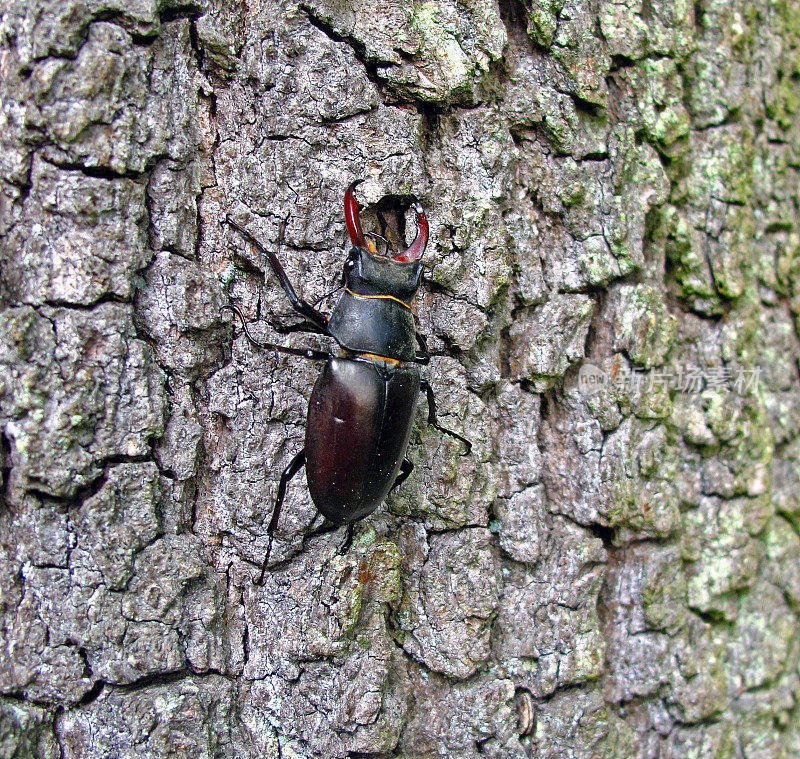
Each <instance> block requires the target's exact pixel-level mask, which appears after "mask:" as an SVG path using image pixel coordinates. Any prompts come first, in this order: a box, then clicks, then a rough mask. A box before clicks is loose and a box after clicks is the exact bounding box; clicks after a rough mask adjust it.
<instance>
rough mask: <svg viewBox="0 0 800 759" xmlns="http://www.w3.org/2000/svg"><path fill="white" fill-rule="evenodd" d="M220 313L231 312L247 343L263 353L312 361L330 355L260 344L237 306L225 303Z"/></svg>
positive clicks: (326, 358) (306, 349) (329, 355)
mask: <svg viewBox="0 0 800 759" xmlns="http://www.w3.org/2000/svg"><path fill="white" fill-rule="evenodd" d="M222 311H233V313H235V314H236V315H237V316H238V317H239V319H240V320H241V322H242V330H243V331H244V334H245V337H246V338H247V340H248V342H249V343H251V344H252V345H255V347H256V348H259V349H261V350H265V351H276V352H278V353H287V354H289V355H290V356H301V357H302V358H308V359H311V360H312V361H327V360H328V359H329V358H330V357H331V354H330V353H328V352H327V351H318V350H314V349H313V348H290V347H289V346H288V345H276V344H275V343H262V342H259V341H258V340H256V339H255V338H254V337H253V336H252V335H251V334H250V330H249V329H248V328H247V322H246V321H245V318H244V314H243V313H242V310H241V309H240V308H239V306H235V305H234V304H233V303H226V304H225V305H224V306H222V307H221V308H220V312H222Z"/></svg>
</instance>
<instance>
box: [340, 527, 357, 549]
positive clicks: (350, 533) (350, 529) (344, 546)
mask: <svg viewBox="0 0 800 759" xmlns="http://www.w3.org/2000/svg"><path fill="white" fill-rule="evenodd" d="M355 529H356V524H355V522H353V523H352V524H349V525H347V535H346V536H345V538H344V542H343V543H342V545H341V546H340V547H339V555H340V556H344V555H345V554H346V553H347V552H348V551H349V550H350V546H351V545H353V532H354V531H355Z"/></svg>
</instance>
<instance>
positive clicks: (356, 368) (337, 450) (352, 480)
mask: <svg viewBox="0 0 800 759" xmlns="http://www.w3.org/2000/svg"><path fill="white" fill-rule="evenodd" d="M419 386H420V379H419V372H418V370H417V368H416V367H414V366H400V367H397V368H396V369H393V370H386V369H383V368H382V367H379V366H377V365H376V364H373V363H371V362H368V361H356V360H353V359H345V358H334V359H331V360H330V361H328V363H327V364H325V368H324V369H323V370H322V373H321V374H320V376H319V377H318V378H317V381H316V383H315V385H314V390H313V392H312V393H311V400H310V401H309V406H308V423H307V425H306V476H307V478H308V489H309V491H310V492H311V498H312V500H313V501H314V505H315V506H316V507H317V508H318V509H319V511H320V512H321V513H322V514H323V515H324V516H325V517H326V518H327V519H329V520H330V521H331V522H334V523H335V524H349V523H351V522H355V521H357V520H359V519H362V518H363V517H365V516H367V515H368V514H371V513H372V512H373V511H375V509H377V508H378V506H379V505H380V504H381V502H382V501H383V500H384V498H386V495H387V494H388V492H389V490H390V489H391V487H392V483H393V482H394V480H395V478H396V477H397V473H398V471H399V469H400V463H401V462H402V460H403V455H404V454H405V450H406V446H407V445H408V438H409V436H410V434H411V426H412V424H413V421H414V409H415V408H416V403H417V396H418V395H419Z"/></svg>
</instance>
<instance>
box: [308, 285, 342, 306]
mask: <svg viewBox="0 0 800 759" xmlns="http://www.w3.org/2000/svg"><path fill="white" fill-rule="evenodd" d="M343 287H344V285H339V286H338V287H335V288H334V289H333V290H331V291H330V292H329V293H325V295H320V296H319V298H317V299H316V300H315V301H314V302H313V303H312V304H311V305H312V306H317V305H319V304H320V303H322V301H323V300H325V298H330V297H331V295H335V294H336V293H338V292H339V290H341V289H342V288H343Z"/></svg>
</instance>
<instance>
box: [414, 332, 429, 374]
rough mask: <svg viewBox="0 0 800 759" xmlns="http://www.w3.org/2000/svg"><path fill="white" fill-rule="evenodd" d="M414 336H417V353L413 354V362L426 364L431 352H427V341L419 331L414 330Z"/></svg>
mask: <svg viewBox="0 0 800 759" xmlns="http://www.w3.org/2000/svg"><path fill="white" fill-rule="evenodd" d="M415 336H416V338H417V342H418V343H419V348H420V350H419V353H417V354H416V355H415V356H414V363H415V364H422V366H427V365H428V364H429V363H430V361H431V354H430V353H429V352H428V341H427V340H426V338H425V335H423V334H422V333H421V332H416V333H415Z"/></svg>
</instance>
